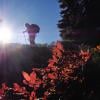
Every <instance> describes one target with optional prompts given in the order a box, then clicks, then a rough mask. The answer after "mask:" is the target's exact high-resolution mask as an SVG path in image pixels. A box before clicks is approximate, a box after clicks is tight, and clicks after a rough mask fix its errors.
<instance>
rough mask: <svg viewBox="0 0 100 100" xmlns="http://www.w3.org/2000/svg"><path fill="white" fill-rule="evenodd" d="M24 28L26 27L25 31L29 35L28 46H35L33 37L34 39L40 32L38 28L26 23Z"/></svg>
mask: <svg viewBox="0 0 100 100" xmlns="http://www.w3.org/2000/svg"><path fill="white" fill-rule="evenodd" d="M25 27H26V31H25V32H27V33H28V35H29V41H30V44H31V45H34V44H35V37H36V34H37V33H39V31H40V27H39V26H38V25H36V24H31V25H30V24H28V23H26V24H25Z"/></svg>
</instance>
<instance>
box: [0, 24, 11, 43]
mask: <svg viewBox="0 0 100 100" xmlns="http://www.w3.org/2000/svg"><path fill="white" fill-rule="evenodd" d="M11 38H12V30H11V28H10V27H9V26H8V25H7V24H2V25H1V26H0V43H9V42H11Z"/></svg>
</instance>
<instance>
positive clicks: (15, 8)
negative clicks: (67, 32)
mask: <svg viewBox="0 0 100 100" xmlns="http://www.w3.org/2000/svg"><path fill="white" fill-rule="evenodd" d="M59 17H60V15H59V3H58V0H0V18H1V19H2V20H3V21H6V22H7V24H8V25H9V26H10V27H11V28H12V30H13V31H12V32H13V37H12V40H11V42H12V43H22V44H23V43H29V41H28V35H27V33H26V34H23V33H22V32H23V31H24V30H25V26H24V24H25V23H30V24H32V23H34V24H37V25H39V26H40V32H39V34H37V37H36V43H51V42H53V41H57V40H59V39H60V37H59V29H58V28H57V23H58V20H59Z"/></svg>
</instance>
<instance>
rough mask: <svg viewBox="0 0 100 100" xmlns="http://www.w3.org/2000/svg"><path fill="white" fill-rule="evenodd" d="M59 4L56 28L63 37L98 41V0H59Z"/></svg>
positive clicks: (99, 28)
mask: <svg viewBox="0 0 100 100" xmlns="http://www.w3.org/2000/svg"><path fill="white" fill-rule="evenodd" d="M59 4H60V8H61V12H60V15H61V19H60V20H59V21H58V28H59V31H60V36H61V37H62V38H63V39H65V40H66V39H67V40H68V39H70V40H77V41H78V42H79V41H80V42H84V43H98V42H100V38H99V37H100V34H99V32H100V13H99V9H100V1H99V0H59Z"/></svg>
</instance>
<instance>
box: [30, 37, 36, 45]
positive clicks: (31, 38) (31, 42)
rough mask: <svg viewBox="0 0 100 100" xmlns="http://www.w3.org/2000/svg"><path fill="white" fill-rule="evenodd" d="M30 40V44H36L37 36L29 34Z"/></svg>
mask: <svg viewBox="0 0 100 100" xmlns="http://www.w3.org/2000/svg"><path fill="white" fill-rule="evenodd" d="M29 40H30V45H35V37H34V36H29Z"/></svg>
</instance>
